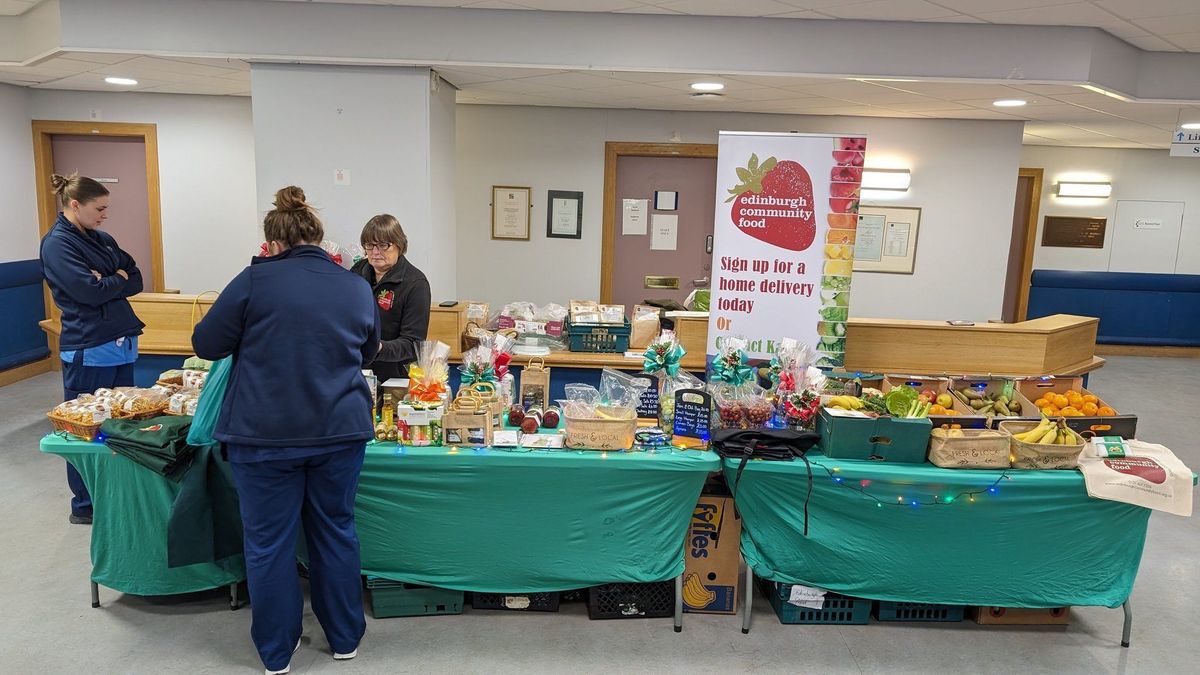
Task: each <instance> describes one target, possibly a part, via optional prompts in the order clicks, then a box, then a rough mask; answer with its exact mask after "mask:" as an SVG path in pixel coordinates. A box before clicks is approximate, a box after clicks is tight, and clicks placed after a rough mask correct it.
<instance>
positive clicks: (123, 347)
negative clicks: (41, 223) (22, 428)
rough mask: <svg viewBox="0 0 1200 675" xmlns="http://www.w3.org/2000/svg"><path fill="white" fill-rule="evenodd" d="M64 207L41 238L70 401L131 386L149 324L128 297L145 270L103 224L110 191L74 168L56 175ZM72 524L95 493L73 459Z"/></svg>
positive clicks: (82, 517) (81, 519)
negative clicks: (59, 323) (140, 343)
mask: <svg viewBox="0 0 1200 675" xmlns="http://www.w3.org/2000/svg"><path fill="white" fill-rule="evenodd" d="M50 185H51V186H52V187H53V188H54V194H55V195H57V197H58V203H59V206H60V207H61V208H62V211H60V212H59V214H58V220H56V221H55V222H54V226H53V227H51V228H50V231H49V232H47V233H46V236H45V237H43V238H42V247H41V261H42V274H43V276H45V277H46V284H47V285H48V286H49V287H50V295H51V297H53V298H54V304H55V305H57V306H58V309H59V310H60V311H61V312H62V334H61V335H60V336H59V341H58V347H59V350H60V353H59V357H60V358H61V359H62V362H63V369H62V372H63V400H64V401H70V400H71V399H73V398H75V397H77V396H79V395H80V394H90V393H92V392H94V391H96V390H97V389H100V388H102V387H107V388H112V387H132V386H133V362H134V361H136V360H137V336H139V335H141V334H142V328H144V327H145V324H143V323H142V322H141V321H139V320H138V318H137V315H136V314H134V313H133V307H132V306H130V304H129V301H128V300H126V298H128V297H129V296H131V295H136V294H137V293H141V292H142V273H141V272H140V271H138V268H137V263H136V262H134V260H133V258H132V257H131V256H130V255H129V254H128V253H126V252H125V251H122V250H121V247H120V246H117V240H116V239H113V237H112V235H110V234H108V233H107V232H102V231H100V229H99V228H100V226H101V225H103V224H104V221H105V220H107V219H108V201H109V196H108V189H107V188H105V187H104V186H103V185H101V184H100V183H99V182H97V181H95V180H92V179H91V178H87V177H85V176H79V175H77V174H72V175H71V176H66V177H64V176H60V175H58V174H55V175H53V176H51V177H50ZM67 484H68V485H69V486H70V487H71V492H72V493H73V494H74V496H73V497H72V499H71V516H70V522H71V523H74V524H77V525H89V524H91V522H92V498H91V495H89V494H88V491H87V486H86V485H84V483H83V477H82V476H80V475H79V472H78V471H76V470H75V467H73V466H71V464H69V463H68V464H67Z"/></svg>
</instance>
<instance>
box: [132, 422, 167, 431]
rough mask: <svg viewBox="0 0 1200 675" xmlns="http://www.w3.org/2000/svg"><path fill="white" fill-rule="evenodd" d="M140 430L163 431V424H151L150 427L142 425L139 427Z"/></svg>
mask: <svg viewBox="0 0 1200 675" xmlns="http://www.w3.org/2000/svg"><path fill="white" fill-rule="evenodd" d="M138 431H162V425H161V424H151V425H150V426H148V427H142V428H141V429H138Z"/></svg>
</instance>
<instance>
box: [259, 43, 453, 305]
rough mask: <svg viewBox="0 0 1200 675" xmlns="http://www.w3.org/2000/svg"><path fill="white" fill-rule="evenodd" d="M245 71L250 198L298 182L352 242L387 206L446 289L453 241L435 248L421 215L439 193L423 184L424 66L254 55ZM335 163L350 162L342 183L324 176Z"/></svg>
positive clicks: (414, 257)
mask: <svg viewBox="0 0 1200 675" xmlns="http://www.w3.org/2000/svg"><path fill="white" fill-rule="evenodd" d="M250 74H251V84H250V87H251V88H250V91H251V98H252V99H253V108H254V148H255V153H256V156H257V157H258V205H259V208H260V209H262V210H266V209H269V208H271V201H272V198H273V196H274V194H275V191H276V190H278V189H279V188H281V187H284V186H286V185H299V186H300V187H302V188H304V191H305V194H306V195H307V196H308V200H309V202H310V203H312V204H313V205H315V206H317V207H318V208H320V209H321V218H322V220H323V221H324V223H325V232H326V237H327V238H329V239H333V240H334V241H336V242H338V243H340V244H352V243H358V240H359V234H360V233H361V231H362V226H363V225H364V224H365V223H366V222H367V220H369V219H370V218H371V216H374V215H376V214H379V213H390V214H392V215H394V216H396V218H397V219H398V220H399V221H400V224H401V226H402V227H403V228H404V232H405V234H407V235H408V246H409V252H408V258H409V260H410V261H411V262H412V263H413V264H414V265H416V266H417V267H418V268H419V269H421V270H422V271H424V272H425V273H426V274H427V275H429V280H430V285H431V287H432V290H433V294H434V296H435V297H442V296H444V295H446V294H450V295H453V291H454V289H453V288H452V287H451V288H449V289H447V288H443V287H441V286H440V285H439V284H438V281H439V280H440V279H445V280H453V279H454V256H453V254H452V251H453V248H452V246H453V241H452V240H450V239H446V238H445V237H443V238H442V239H443V240H444V242H443V243H444V245H446V246H450V247H451V248H449V249H446V248H438V247H437V246H436V243H437V240H436V238H435V236H434V234H433V228H434V222H433V221H432V219H431V214H432V211H433V205H434V203H435V202H438V201H441V200H444V199H445V198H446V197H445V196H442V195H434V194H433V191H432V189H431V184H432V174H433V172H434V169H435V167H433V166H432V164H431V160H430V156H431V143H432V131H431V125H430V116H431V105H432V103H431V99H430V92H429V89H430V86H429V69H428V68H385V67H374V68H373V67H349V66H309V65H291V64H262V63H255V64H252V65H251V68H250ZM440 121H441V122H442V123H443V124H447V125H448V124H452V123H453V116H452V115H451V116H450V118H449V119H448V120H446V119H444V115H443V116H442V119H441V120H440ZM442 145H448V144H447V143H445V142H444V141H443V143H442ZM445 151H447V152H448V151H449V148H446V149H445ZM336 169H345V170H348V171H349V172H350V181H349V184H345V185H335V184H334V173H335V170H336ZM443 174H444V168H443V169H442V170H441V171H439V175H443ZM443 182H446V181H445V180H444V179H443ZM451 217H452V216H451ZM447 285H449V284H447Z"/></svg>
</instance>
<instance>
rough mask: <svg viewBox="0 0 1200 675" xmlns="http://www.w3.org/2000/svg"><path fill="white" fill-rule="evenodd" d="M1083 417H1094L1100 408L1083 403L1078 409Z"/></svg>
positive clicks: (1092, 404)
mask: <svg viewBox="0 0 1200 675" xmlns="http://www.w3.org/2000/svg"><path fill="white" fill-rule="evenodd" d="M1080 410H1081V411H1082V412H1083V414H1084V415H1087V416H1089V417H1095V416H1096V413H1098V412H1100V406H1098V405H1096V404H1095V403H1093V402H1091V401H1085V402H1084V404H1083V407H1082V408H1080Z"/></svg>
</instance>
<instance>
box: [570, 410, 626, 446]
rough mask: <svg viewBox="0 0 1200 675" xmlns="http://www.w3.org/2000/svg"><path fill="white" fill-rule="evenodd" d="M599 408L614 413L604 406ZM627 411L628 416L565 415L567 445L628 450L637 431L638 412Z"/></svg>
mask: <svg viewBox="0 0 1200 675" xmlns="http://www.w3.org/2000/svg"><path fill="white" fill-rule="evenodd" d="M599 410H600V411H602V412H606V413H607V414H610V415H611V413H612V411H605V410H604V408H603V407H601V408H600V409H599ZM625 412H626V414H627V415H628V417H616V416H611V417H608V418H597V417H571V416H569V415H568V416H565V417H566V420H567V439H566V446H567V447H568V448H573V449H576V450H628V449H629V448H631V447H633V433H634V432H635V431H637V413H636V412H635V411H633V410H626V411H625Z"/></svg>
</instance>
